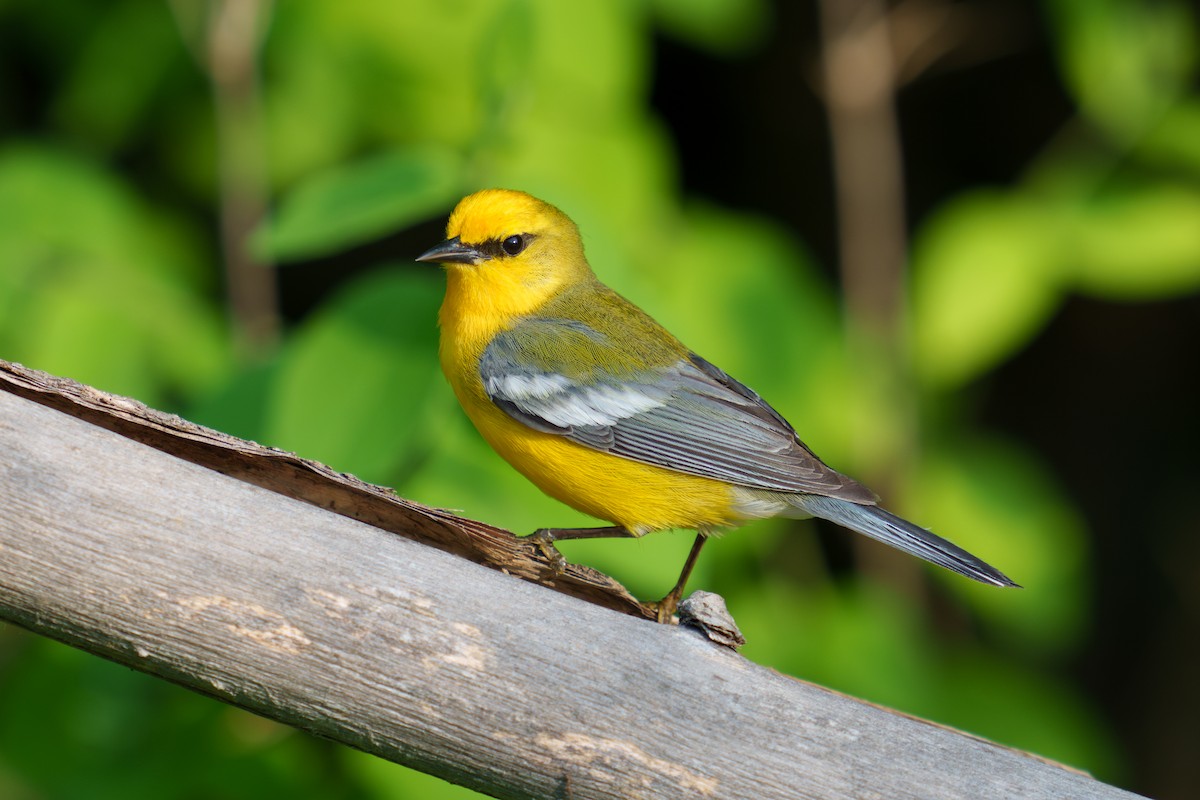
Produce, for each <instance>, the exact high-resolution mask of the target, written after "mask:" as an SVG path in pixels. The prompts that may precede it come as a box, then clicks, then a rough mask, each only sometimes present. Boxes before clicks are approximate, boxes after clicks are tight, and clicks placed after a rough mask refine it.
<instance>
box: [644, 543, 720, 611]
mask: <svg viewBox="0 0 1200 800" xmlns="http://www.w3.org/2000/svg"><path fill="white" fill-rule="evenodd" d="M707 541H708V536H707V535H706V534H704V533H703V532H697V533H696V541H694V542H692V549H691V552H689V553H688V557H687V561H685V562H683V571H682V572H680V573H679V580H677V581H675V587H674V588H673V589H671V591H669V592H667V596H666V597H664V598H663V599H662V600H659V601H658V602H657V603H654V609H655V610H656V611H657V613H658V621H659V622H670V621H671V619H672V617H674V616H675V609H676V607H678V606H679V598H680V596H682V595H683V587H685V586H687V581H688V576H690V575H691V574H692V569H693V568H694V567H695V566H696V561H697V559H699V558H700V550H701V548H703V547H704V543H705V542H707Z"/></svg>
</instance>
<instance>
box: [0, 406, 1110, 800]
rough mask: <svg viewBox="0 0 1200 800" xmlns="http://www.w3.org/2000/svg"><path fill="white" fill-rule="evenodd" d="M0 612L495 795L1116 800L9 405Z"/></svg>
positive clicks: (990, 747)
mask: <svg viewBox="0 0 1200 800" xmlns="http://www.w3.org/2000/svg"><path fill="white" fill-rule="evenodd" d="M0 509H2V513H0V616H3V617H4V618H6V619H8V620H11V621H13V622H15V623H17V624H20V625H22V626H24V627H27V628H29V629H31V630H34V631H37V632H39V633H42V634H45V635H47V636H52V637H54V638H56V639H60V640H62V641H65V642H67V643H69V644H72V645H75V646H77V647H80V648H83V649H85V650H88V651H90V652H93V653H97V654H100V655H103V656H105V657H107V658H111V659H113V660H115V661H118V662H120V663H123V664H127V665H129V666H132V667H135V668H137V669H140V670H143V671H146V672H149V673H152V674H155V675H159V676H161V677H164V678H167V679H169V680H172V681H175V682H177V683H179V684H182V685H184V686H187V687H190V688H192V689H195V690H197V691H200V692H203V693H205V694H208V695H211V696H213V697H216V698H219V699H221V700H224V701H226V702H230V703H234V704H236V705H239V706H242V707H244V708H247V709H250V710H252V711H254V712H256V713H259V714H263V715H265V716H268V717H272V718H275V719H278V720H282V721H284V722H286V723H289V724H292V725H296V726H297V727H300V728H303V729H306V730H309V731H312V732H314V733H317V734H319V735H321V736H325V737H328V738H331V739H334V740H336V741H339V742H344V743H346V744H349V745H351V746H354V747H358V748H360V749H363V750H365V751H368V752H371V753H374V754H376V755H379V756H381V757H383V758H387V759H391V760H393V761H397V762H399V763H402V764H407V765H409V766H413V767H416V768H417V769H421V770H424V771H427V772H431V773H433V774H436V775H440V776H441V777H443V778H446V779H448V780H451V781H454V782H457V783H461V784H464V785H466V786H470V787H472V788H475V789H478V790H480V791H482V792H486V793H489V794H492V795H494V796H496V797H504V798H509V797H511V798H523V797H560V798H565V797H571V798H576V799H577V800H584V799H585V798H631V797H638V798H677V797H712V798H739V799H741V798H764V799H766V798H798V797H799V798H866V797H878V798H889V799H891V798H925V799H933V800H936V799H937V798H972V799H973V800H975V799H978V798H1005V799H1006V800H1007V798H1016V797H1024V798H1063V797H1089V798H1122V797H1126V798H1127V797H1132V796H1133V795H1129V794H1128V793H1125V792H1122V791H1120V790H1117V789H1114V788H1112V787H1108V786H1105V785H1104V784H1101V783H1098V782H1096V781H1094V780H1092V779H1091V778H1089V777H1087V776H1085V775H1082V774H1079V773H1076V772H1072V771H1070V770H1067V769H1064V768H1062V767H1059V766H1056V765H1053V764H1050V763H1047V762H1045V761H1042V760H1039V759H1037V758H1035V757H1032V756H1029V755H1027V754H1023V753H1020V752H1016V751H1013V750H1009V749H1006V748H1003V747H999V746H997V745H994V744H991V743H988V742H986V741H983V740H980V739H977V738H974V737H971V736H967V735H964V734H961V733H958V732H955V731H952V730H949V729H946V728H942V727H939V726H937V725H933V724H931V723H927V722H923V721H921V720H917V719H913V718H910V717H906V716H903V715H900V714H896V713H894V712H890V711H887V710H885V709H881V708H878V707H876V706H872V705H869V704H866V703H862V702H860V701H856V700H854V699H851V698H847V697H845V696H842V695H839V694H836V693H833V692H830V691H827V690H824V689H821V688H819V687H816V686H812V685H810V684H806V683H803V682H801V681H798V680H794V679H792V678H788V677H786V676H782V675H779V674H778V673H775V672H773V671H772V670H769V669H765V668H763V667H760V666H757V665H755V664H753V663H750V662H748V661H746V660H745V659H744V658H742V657H741V656H739V655H737V654H736V653H734V652H732V651H730V650H727V649H725V648H721V647H718V646H715V645H713V644H712V643H710V642H708V641H707V640H706V639H704V638H703V637H702V636H701V635H699V634H698V633H696V632H695V631H692V630H688V629H684V628H679V627H674V626H667V625H658V624H655V623H651V622H647V621H644V620H640V619H637V618H635V617H632V616H627V615H623V614H614V613H612V612H611V611H609V610H606V609H604V608H601V607H598V606H596V605H594V604H590V603H586V602H583V601H581V600H578V599H576V598H572V597H569V596H566V595H564V594H561V593H558V592H554V591H551V590H549V589H547V588H545V587H542V586H538V585H536V584H534V583H530V582H527V581H522V580H517V579H515V578H513V577H511V576H508V575H505V574H503V573H502V572H500V571H497V570H494V569H486V568H484V567H481V566H479V565H478V564H475V563H472V562H471V561H468V560H466V559H463V558H460V557H457V556H455V555H451V554H448V553H445V552H442V551H440V550H438V549H435V548H432V547H429V546H425V545H422V544H419V543H417V542H414V541H411V540H408V539H405V538H401V537H398V536H394V535H392V534H390V533H388V532H386V531H383V530H380V529H378V528H375V527H372V526H369V525H366V524H363V523H361V522H358V521H355V520H353V519H349V518H347V517H344V516H339V515H336V514H331V513H329V512H327V511H324V510H322V509H320V508H318V507H316V506H314V505H312V504H310V503H305V502H300V501H297V500H295V499H292V498H289V497H285V496H283V495H280V494H278V493H276V492H272V491H268V490H266V489H263V488H261V487H260V486H256V485H251V484H249V483H246V482H245V481H242V480H237V479H234V478H232V477H230V476H227V475H222V474H219V473H217V472H215V471H213V470H210V469H207V468H204V467H201V466H198V465H196V464H193V463H190V462H187V461H184V460H181V459H180V458H177V457H173V456H170V455H167V454H165V453H163V452H161V451H158V450H155V449H152V448H150V447H146V446H144V445H142V444H140V443H138V442H135V441H131V440H130V439H128V438H125V437H123V436H120V435H118V434H115V433H113V432H111V431H109V430H105V429H102V428H100V427H97V426H95V425H92V424H89V423H87V422H84V421H81V420H79V419H76V418H73V417H71V416H68V415H66V414H64V413H61V412H59V411H56V410H53V409H51V408H47V407H45V406H42V405H39V404H36V403H33V402H31V401H29V400H26V399H23V398H19V397H16V396H14V395H12V394H8V393H5V392H0Z"/></svg>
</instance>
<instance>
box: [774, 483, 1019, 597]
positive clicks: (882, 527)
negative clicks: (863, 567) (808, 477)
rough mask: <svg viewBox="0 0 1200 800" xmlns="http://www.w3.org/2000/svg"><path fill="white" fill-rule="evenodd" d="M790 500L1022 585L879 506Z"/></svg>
mask: <svg viewBox="0 0 1200 800" xmlns="http://www.w3.org/2000/svg"><path fill="white" fill-rule="evenodd" d="M787 499H788V502H789V503H790V504H791V505H793V506H795V507H797V508H798V509H799V510H802V511H804V512H807V513H808V514H811V515H812V516H814V517H820V518H821V519H827V520H829V521H830V522H836V523H837V524H838V525H842V526H843V527H846V528H849V529H851V530H853V531H858V532H859V533H861V534H864V535H866V536H870V537H871V538H872V539H878V540H879V541H881V542H883V543H884V544H890V545H891V546H892V547H895V548H898V549H900V550H903V551H904V552H906V553H911V554H912V555H914V556H917V557H918V558H923V559H925V560H926V561H930V562H933V563H934V564H937V565H938V566H941V567H945V568H946V569H949V570H953V571H955V572H957V573H958V574H960V575H966V576H967V577H968V578H974V579H975V580H977V581H979V582H980V583H989V584H991V585H993V586H1018V584H1016V583H1014V582H1013V581H1012V580H1010V579H1009V577H1008V576H1007V575H1005V574H1004V573H1003V572H1001V571H1000V570H998V569H996V568H995V567H993V566H992V565H991V564H988V563H985V562H984V561H981V560H980V559H978V558H976V557H975V556H973V555H971V554H970V553H968V552H967V551H966V550H963V549H962V548H961V547H958V546H957V545H955V544H951V543H950V542H948V541H946V540H945V539H943V538H941V537H940V536H934V535H933V534H932V533H930V532H929V531H927V530H925V529H924V528H922V527H919V526H917V525H914V524H912V523H911V522H909V521H908V520H905V519H901V518H900V517H897V516H896V515H895V514H892V513H891V512H888V511H884V510H883V509H882V508H880V507H878V506H869V505H860V504H858V503H851V502H848V501H846V500H838V499H837V498H836V497H823V496H821V495H815V494H795V495H790V496H788V498H787Z"/></svg>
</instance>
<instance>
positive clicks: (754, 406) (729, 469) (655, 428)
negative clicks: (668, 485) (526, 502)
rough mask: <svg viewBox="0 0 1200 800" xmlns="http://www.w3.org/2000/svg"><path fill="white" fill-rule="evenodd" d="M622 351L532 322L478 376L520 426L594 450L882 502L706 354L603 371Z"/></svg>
mask: <svg viewBox="0 0 1200 800" xmlns="http://www.w3.org/2000/svg"><path fill="white" fill-rule="evenodd" d="M617 348H619V345H618V344H616V343H614V342H613V341H612V340H610V339H609V338H608V337H606V336H605V335H604V334H603V333H601V332H599V331H597V330H595V329H593V328H591V327H588V326H587V325H584V324H583V323H580V322H577V321H573V320H560V319H548V318H533V319H528V320H525V321H523V322H522V323H521V324H520V325H518V326H517V327H516V328H514V329H513V330H510V331H508V332H506V333H503V334H500V335H499V336H497V337H496V338H495V339H493V340H492V342H491V344H490V345H489V346H488V347H487V349H486V350H485V351H484V354H483V357H482V359H481V361H480V366H479V369H480V377H481V378H482V380H483V386H484V389H485V390H486V392H487V394H488V396H489V397H490V398H491V400H492V402H493V403H495V404H496V405H497V406H499V407H500V408H501V409H503V410H504V411H505V412H506V413H507V414H509V415H510V416H511V417H513V418H514V419H516V420H518V421H520V422H522V423H524V424H525V425H528V426H529V427H531V428H534V429H536V430H540V431H545V432H547V433H553V434H557V435H560V436H564V437H566V438H567V439H570V440H571V441H574V442H577V443H579V444H581V445H585V446H587V447H590V448H593V449H595V450H600V451H603V452H606V453H612V454H613V455H617V456H621V457H623V458H628V459H632V460H634V461H641V462H644V463H647V464H654V465H657V466H661V467H666V468H668V469H673V470H677V471H679V472H684V473H688V474H692V475H700V476H703V477H707V478H715V479H717V480H723V481H728V482H730V483H734V484H738V485H741V486H749V487H754V488H760V489H768V490H773V491H781V492H802V493H810V494H820V495H826V496H831V497H839V498H842V499H845V500H849V501H852V502H858V503H873V502H875V495H874V494H873V493H872V492H871V491H870V490H869V489H867V488H866V487H864V486H862V485H861V484H859V483H857V482H855V481H853V480H851V479H850V478H847V477H846V476H844V475H842V474H840V473H838V472H836V471H834V470H833V469H830V468H829V467H828V466H826V465H825V464H824V463H822V462H821V460H820V459H819V458H817V457H816V455H814V454H813V453H812V451H810V450H809V449H808V448H807V447H806V446H805V445H804V443H803V442H801V441H800V439H799V438H798V437H797V436H796V432H795V431H794V430H793V429H792V427H791V425H789V424H788V423H787V421H786V420H784V419H783V417H781V416H780V415H779V414H778V412H776V411H775V409H773V408H771V407H770V406H769V405H767V403H766V402H765V401H764V400H763V399H762V398H761V397H759V396H758V395H757V394H755V393H754V392H753V391H752V390H751V389H749V388H748V387H746V386H744V385H743V384H741V383H739V382H738V381H736V380H734V379H733V378H731V377H729V376H728V375H726V374H725V373H724V372H722V371H721V370H720V369H718V368H717V367H715V366H713V365H712V364H710V363H709V362H707V361H705V360H704V359H702V358H700V357H699V356H697V355H695V354H689V355H688V356H687V357H686V358H680V359H679V360H677V361H675V362H674V363H669V364H667V365H666V366H660V367H649V368H644V369H640V370H630V371H628V372H623V373H621V374H614V373H613V372H612V371H610V370H608V369H606V368H605V367H604V366H602V365H604V364H611V363H614V359H612V358H606V357H605V354H606V353H612V351H614V350H616V349H617ZM564 353H569V354H570V356H571V358H570V362H569V363H568V362H567V359H566V358H565V357H564V355H563V354H564ZM626 360H628V359H616V360H615V361H616V362H617V363H624V361H626ZM581 365H582V366H581Z"/></svg>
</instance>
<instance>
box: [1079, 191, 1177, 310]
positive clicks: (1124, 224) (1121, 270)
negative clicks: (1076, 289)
mask: <svg viewBox="0 0 1200 800" xmlns="http://www.w3.org/2000/svg"><path fill="white" fill-rule="evenodd" d="M1072 233H1073V237H1072V242H1073V245H1074V246H1072V247H1071V249H1070V252H1071V253H1072V263H1073V264H1074V265H1075V268H1076V273H1075V277H1076V280H1077V281H1078V282H1079V285H1080V287H1081V288H1082V289H1084V290H1085V291H1088V292H1091V293H1094V294H1098V295H1101V296H1106V297H1112V298H1115V299H1119V300H1147V299H1154V298H1161V297H1170V296H1172V295H1177V294H1181V293H1184V292H1190V291H1195V290H1196V289H1197V288H1200V191H1197V190H1196V189H1194V188H1192V187H1190V186H1182V185H1171V184H1167V183H1161V182H1159V183H1155V184H1151V185H1148V186H1142V187H1137V188H1133V189H1126V190H1122V191H1113V192H1108V193H1106V194H1105V195H1104V196H1103V197H1101V198H1099V199H1098V200H1096V201H1094V202H1091V203H1088V204H1086V205H1085V206H1084V207H1083V208H1082V209H1081V210H1080V212H1079V214H1078V215H1077V216H1076V218H1075V224H1074V225H1073V226H1072Z"/></svg>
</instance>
